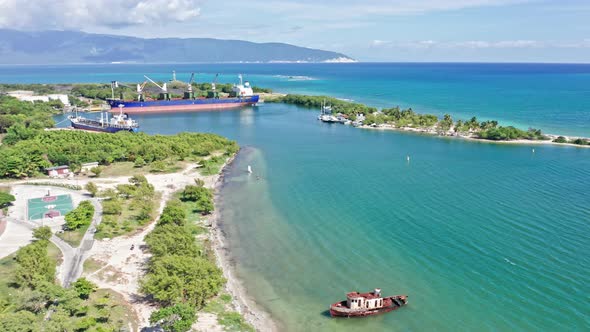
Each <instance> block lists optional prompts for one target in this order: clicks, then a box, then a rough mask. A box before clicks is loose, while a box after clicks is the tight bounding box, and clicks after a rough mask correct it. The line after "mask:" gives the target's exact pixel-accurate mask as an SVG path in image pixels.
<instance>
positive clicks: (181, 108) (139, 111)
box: [110, 103, 253, 114]
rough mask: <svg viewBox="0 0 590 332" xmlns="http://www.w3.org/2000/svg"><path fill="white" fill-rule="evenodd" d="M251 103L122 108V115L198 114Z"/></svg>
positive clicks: (112, 110)
mask: <svg viewBox="0 0 590 332" xmlns="http://www.w3.org/2000/svg"><path fill="white" fill-rule="evenodd" d="M252 104H253V103H220V104H201V105H199V104H191V105H171V106H146V107H130V108H124V109H123V113H127V114H142V113H169V112H170V113H173V112H174V113H175V112H198V111H207V110H220V109H228V108H238V107H244V106H249V105H252ZM110 112H112V113H118V112H119V108H118V107H117V108H111V110H110Z"/></svg>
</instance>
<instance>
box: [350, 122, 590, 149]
mask: <svg viewBox="0 0 590 332" xmlns="http://www.w3.org/2000/svg"><path fill="white" fill-rule="evenodd" d="M357 128H361V129H370V130H394V131H400V132H412V133H417V134H425V135H431V136H438V137H445V138H457V139H464V140H469V141H473V142H480V143H492V144H519V145H530V144H534V145H557V146H572V147H577V148H590V145H578V144H573V143H557V142H553V140H554V139H556V138H557V137H559V136H562V137H565V138H566V139H567V140H568V141H571V140H574V139H576V138H583V139H587V140H590V138H586V137H571V136H563V135H554V134H545V136H547V137H549V138H550V139H549V140H546V141H542V140H528V139H515V140H509V141H496V140H490V139H482V138H477V137H475V136H473V135H471V134H470V135H465V134H457V133H454V132H452V133H451V131H449V132H447V135H441V134H439V133H438V132H436V130H435V129H434V128H412V127H394V126H391V125H381V126H377V127H373V126H367V125H362V126H358V127H357Z"/></svg>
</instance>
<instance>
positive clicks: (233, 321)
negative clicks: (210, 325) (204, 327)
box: [203, 294, 254, 332]
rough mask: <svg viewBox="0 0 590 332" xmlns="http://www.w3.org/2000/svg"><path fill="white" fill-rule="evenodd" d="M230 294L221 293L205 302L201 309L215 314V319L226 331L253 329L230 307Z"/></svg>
mask: <svg viewBox="0 0 590 332" xmlns="http://www.w3.org/2000/svg"><path fill="white" fill-rule="evenodd" d="M231 299H232V298H231V295H229V294H221V295H219V296H218V297H216V298H214V299H212V300H211V301H209V303H207V305H206V306H205V308H203V311H205V312H209V313H214V314H216V315H217V321H218V322H219V324H221V325H222V326H223V327H224V329H225V330H226V331H252V332H253V331H254V328H253V327H252V326H251V325H250V324H248V323H247V322H246V321H245V319H244V318H243V317H242V316H241V315H240V314H239V313H238V312H235V311H233V310H232V309H231Z"/></svg>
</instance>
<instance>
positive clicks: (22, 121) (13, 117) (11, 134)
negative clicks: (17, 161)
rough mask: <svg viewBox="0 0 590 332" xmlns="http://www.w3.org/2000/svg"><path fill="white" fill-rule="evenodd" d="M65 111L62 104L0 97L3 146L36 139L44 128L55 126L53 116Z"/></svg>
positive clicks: (0, 130) (0, 128)
mask: <svg viewBox="0 0 590 332" xmlns="http://www.w3.org/2000/svg"><path fill="white" fill-rule="evenodd" d="M62 109H63V104H61V102H59V101H57V102H54V101H52V102H48V103H44V102H36V103H31V102H27V101H19V100H18V99H16V98H13V97H10V96H0V134H6V135H4V138H3V139H2V144H14V143H16V142H18V141H21V140H24V139H29V138H32V137H35V136H36V135H38V134H39V133H41V132H42V131H43V129H44V128H50V127H53V126H54V125H55V122H54V121H53V118H52V115H53V114H57V113H59V112H60V111H61V110H62Z"/></svg>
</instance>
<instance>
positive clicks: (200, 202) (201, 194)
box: [180, 185, 214, 214]
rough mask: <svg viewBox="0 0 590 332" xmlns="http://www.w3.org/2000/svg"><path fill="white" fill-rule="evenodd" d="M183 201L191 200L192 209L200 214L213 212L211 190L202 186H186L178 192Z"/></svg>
mask: <svg viewBox="0 0 590 332" xmlns="http://www.w3.org/2000/svg"><path fill="white" fill-rule="evenodd" d="M180 199H181V200H182V201H184V202H193V203H194V210H195V211H196V212H199V213H202V214H210V213H211V212H213V209H214V207H213V192H212V191H211V189H208V188H205V187H203V186H199V185H196V186H190V185H189V186H186V187H185V188H184V190H183V191H182V193H181V194H180Z"/></svg>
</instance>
